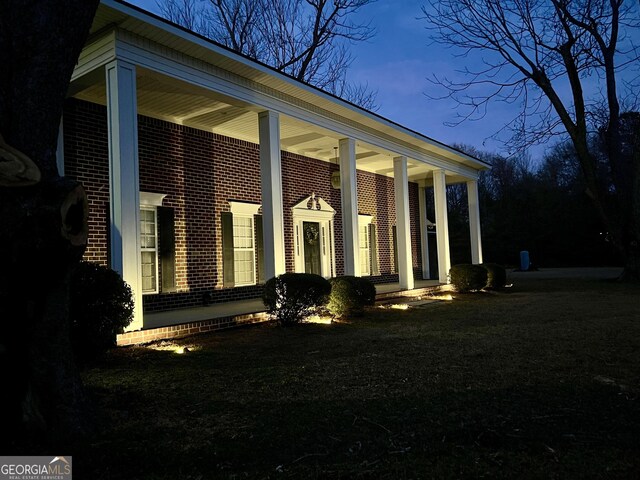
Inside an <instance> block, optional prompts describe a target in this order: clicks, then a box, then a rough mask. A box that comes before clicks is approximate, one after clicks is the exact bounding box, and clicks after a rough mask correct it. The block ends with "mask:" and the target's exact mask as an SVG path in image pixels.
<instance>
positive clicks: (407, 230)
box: [393, 156, 415, 290]
mask: <svg viewBox="0 0 640 480" xmlns="http://www.w3.org/2000/svg"><path fill="white" fill-rule="evenodd" d="M407 167H408V165H407V157H404V156H400V157H395V158H394V159H393V184H394V194H395V195H394V196H395V203H396V234H397V242H398V245H397V249H398V277H399V278H398V280H399V283H400V288H401V289H402V290H411V289H412V288H413V287H414V285H415V281H414V278H413V258H412V254H411V223H410V212H409V178H408V173H407V172H408V169H407Z"/></svg>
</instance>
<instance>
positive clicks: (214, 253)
mask: <svg viewBox="0 0 640 480" xmlns="http://www.w3.org/2000/svg"><path fill="white" fill-rule="evenodd" d="M138 130H139V131H138V141H139V159H140V190H141V191H146V192H154V193H162V194H166V195H167V196H166V197H165V200H164V202H163V205H165V206H169V207H172V208H173V209H174V213H175V232H176V287H177V289H176V291H175V292H171V293H161V294H157V295H145V296H144V308H145V311H158V310H167V309H171V308H182V307H190V306H199V305H202V303H203V295H204V294H208V295H209V301H212V302H221V301H229V300H239V299H245V298H255V297H256V296H258V295H259V292H260V287H256V286H250V287H239V288H233V289H228V288H227V289H224V288H223V287H222V285H223V279H222V274H223V272H222V246H221V245H222V233H221V232H222V228H221V223H220V222H221V220H220V218H221V217H220V214H221V213H222V212H228V211H229V210H230V206H229V201H230V200H235V201H244V202H251V203H260V202H261V194H260V161H259V147H258V145H256V144H252V143H249V142H245V141H241V140H237V139H233V138H229V137H224V136H221V135H217V134H213V133H210V132H204V131H200V130H196V129H193V128H189V127H185V126H181V125H175V124H172V123H169V122H165V121H162V120H157V119H152V118H148V117H144V116H139V117H138ZM64 133H65V169H66V173H67V175H69V176H71V177H74V178H76V179H78V180H79V181H80V182H82V183H83V185H84V186H85V188H86V190H87V196H88V198H89V205H90V212H91V213H90V220H89V246H88V248H87V252H86V254H85V258H86V259H87V260H90V261H94V262H97V263H101V264H107V262H108V248H107V236H108V229H107V225H108V216H109V215H108V203H109V187H108V178H109V175H108V146H107V119H106V109H105V107H104V106H100V105H95V104H90V103H86V102H82V101H77V100H70V101H69V102H68V103H67V105H66V107H65V115H64ZM337 169H338V166H337V165H335V164H331V163H328V162H323V161H319V160H315V159H311V158H307V157H303V156H300V155H295V154H292V153H288V152H282V176H283V181H282V189H283V202H284V222H285V230H284V235H285V245H286V247H287V253H286V267H287V271H293V270H294V258H293V245H294V243H293V242H294V240H293V223H292V216H291V207H292V206H293V205H295V204H296V203H298V202H299V201H301V200H302V199H304V198H305V197H307V196H309V195H310V194H311V193H316V195H318V196H320V197H322V198H323V199H324V200H325V201H326V202H327V203H329V204H330V205H331V206H332V207H333V208H334V209H335V210H336V216H335V223H334V226H335V239H334V240H335V247H336V248H335V256H336V269H337V273H338V274H341V273H342V272H343V258H344V253H343V248H342V215H341V205H340V190H338V189H334V188H332V187H331V173H332V172H333V171H335V170H337ZM409 192H410V210H411V232H412V239H413V240H412V243H413V244H412V248H413V251H414V254H413V256H414V269H415V270H417V271H419V270H420V258H419V255H420V250H419V244H418V241H417V238H418V235H417V225H418V222H417V204H418V199H417V193H418V187H417V185H416V184H410V189H409ZM394 201H395V200H394V188H393V179H392V178H387V177H383V176H380V175H375V174H371V173H367V172H362V171H358V207H359V213H362V214H369V215H373V216H374V222H375V223H376V225H377V227H378V244H379V245H378V254H379V260H380V273H381V275H380V277H376V278H372V280H373V281H376V282H380V281H396V280H397V275H394V274H393V273H392V271H394V266H393V265H392V263H393V247H392V238H391V227H392V225H394V223H395V207H394Z"/></svg>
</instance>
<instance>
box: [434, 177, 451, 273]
mask: <svg viewBox="0 0 640 480" xmlns="http://www.w3.org/2000/svg"><path fill="white" fill-rule="evenodd" d="M433 192H434V197H435V207H436V238H437V243H438V279H439V281H440V283H449V270H451V254H450V252H449V219H448V215H447V179H446V176H445V173H444V171H443V170H437V171H435V172H433Z"/></svg>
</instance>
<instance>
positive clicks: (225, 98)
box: [70, 0, 489, 183]
mask: <svg viewBox="0 0 640 480" xmlns="http://www.w3.org/2000/svg"><path fill="white" fill-rule="evenodd" d="M115 58H119V59H125V60H127V61H130V62H132V63H134V64H136V67H137V68H136V72H137V100H138V112H139V113H140V114H142V115H147V116H150V117H154V118H160V119H164V120H167V121H171V122H174V123H177V124H182V125H186V126H190V127H194V128H198V129H201V130H206V131H211V132H215V133H219V134H222V135H227V136H230V137H233V138H239V139H242V140H247V141H250V142H253V143H258V141H259V140H258V120H257V115H256V113H258V112H260V111H263V110H266V109H271V110H275V111H278V112H279V113H280V131H281V147H282V149H283V150H286V151H290V152H293V153H298V154H301V155H305V156H308V157H312V158H317V159H321V160H324V161H329V162H332V161H335V159H336V147H337V146H338V141H339V140H340V139H341V138H345V137H351V138H354V139H355V140H356V158H357V167H358V169H361V170H365V171H369V172H374V173H378V174H382V175H387V176H393V162H392V160H393V158H394V157H397V156H406V157H407V158H408V159H409V165H408V175H409V180H410V181H417V182H421V183H425V182H429V180H428V179H429V178H430V177H431V172H432V171H433V170H437V169H443V170H445V171H446V173H447V175H448V177H447V182H448V183H454V182H456V181H464V180H467V179H472V178H476V177H477V173H478V172H479V171H480V170H483V169H486V168H489V165H488V164H487V163H485V162H483V161H481V160H479V159H477V158H474V157H472V156H470V155H467V154H465V153H464V152H461V151H459V150H456V149H454V148H452V147H450V146H447V145H445V144H443V143H441V142H438V141H436V140H434V139H432V138H429V137H427V136H425V135H423V134H420V133H418V132H415V131H413V130H410V129H408V128H406V127H403V126H401V125H399V124H397V123H395V122H393V121H391V120H389V119H386V118H384V117H382V116H380V115H378V114H376V113H373V112H370V111H367V110H365V109H363V108H360V107H358V106H356V105H354V104H352V103H349V102H347V101H344V100H342V99H339V98H337V97H335V96H333V95H331V94H328V93H326V92H324V91H322V90H319V89H317V88H315V87H313V86H310V85H308V84H305V83H302V82H300V81H298V80H295V79H293V78H291V77H289V76H287V75H285V74H282V73H280V72H277V71H275V70H274V69H272V68H271V67H269V66H267V65H264V64H261V63H259V62H256V61H254V60H251V59H249V58H247V57H245V56H243V55H240V54H238V53H236V52H233V51H231V50H229V49H228V48H226V47H224V46H222V45H220V44H218V43H216V42H213V41H211V40H209V39H206V38H204V37H202V36H200V35H198V34H195V33H193V32H190V31H188V30H185V29H184V28H182V27H180V26H177V25H175V24H172V23H170V22H168V21H166V20H164V19H162V18H160V17H158V16H156V15H153V14H151V13H149V12H146V11H144V10H141V9H139V8H138V7H135V6H133V5H130V4H128V3H125V2H122V1H120V0H102V1H101V3H100V6H99V8H98V11H97V13H96V16H95V18H94V22H93V25H92V28H91V34H90V38H89V40H88V41H87V43H86V46H85V48H84V50H83V52H82V53H81V55H80V59H79V61H78V66H77V67H76V70H75V72H74V76H73V81H72V85H71V88H70V95H73V96H75V97H77V98H80V99H84V100H87V101H92V102H96V103H102V104H105V103H106V93H105V91H106V89H105V76H104V71H103V69H101V68H99V67H101V66H102V65H105V64H106V63H108V62H109V61H111V60H113V59H115Z"/></svg>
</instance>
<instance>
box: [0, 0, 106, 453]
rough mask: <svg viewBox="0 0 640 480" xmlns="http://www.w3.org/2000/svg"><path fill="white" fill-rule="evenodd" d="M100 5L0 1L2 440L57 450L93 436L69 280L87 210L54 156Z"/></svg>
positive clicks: (82, 0) (78, 0) (77, 0)
mask: <svg viewBox="0 0 640 480" xmlns="http://www.w3.org/2000/svg"><path fill="white" fill-rule="evenodd" d="M97 5H98V0H67V1H51V0H31V1H29V0H23V1H19V0H3V1H2V2H0V65H2V68H1V69H0V225H2V226H1V228H0V256H1V257H0V258H1V260H0V262H1V263H0V264H1V265H2V268H1V269H0V305H1V308H2V312H3V313H2V315H1V316H0V317H1V318H2V326H1V329H0V332H1V333H0V373H2V374H3V377H4V380H5V381H8V383H5V384H4V385H3V389H2V390H3V396H4V397H5V398H4V400H5V403H3V405H5V406H6V407H3V408H2V410H1V411H2V418H0V422H2V425H3V430H4V432H3V433H4V435H3V436H5V438H4V439H3V440H5V441H6V440H7V438H6V435H7V434H8V433H9V432H12V431H14V432H15V431H16V429H17V430H20V431H25V430H27V431H35V432H37V433H38V435H39V437H40V438H43V436H42V433H44V434H45V435H44V438H46V439H48V440H49V441H50V442H51V443H52V444H54V445H60V444H61V442H66V441H69V440H72V439H74V438H77V437H78V436H81V435H83V434H85V433H87V432H89V431H90V429H91V427H90V426H91V422H90V419H89V417H88V415H87V412H88V403H87V402H86V400H85V397H84V394H83V391H82V385H81V383H80V377H79V375H78V372H77V370H76V368H75V363H74V360H73V355H72V352H71V346H70V341H69V321H68V279H69V274H70V272H71V270H72V268H73V266H74V265H75V264H76V263H77V262H78V261H79V259H80V258H81V256H82V253H83V251H84V247H85V244H86V237H87V230H86V223H87V218H86V216H87V204H86V197H85V193H84V190H83V189H82V187H81V186H80V185H78V184H77V183H75V182H73V181H69V180H67V179H64V178H60V177H59V176H58V173H57V168H56V157H55V151H56V142H57V134H58V126H59V123H60V117H61V114H62V107H63V103H64V99H65V96H66V92H67V89H68V85H69V80H70V78H71V73H72V72H73V68H74V65H75V63H76V60H77V58H78V55H79V53H80V50H81V48H82V46H83V44H84V42H85V40H86V37H87V35H88V32H89V28H90V26H91V22H92V19H93V15H94V14H95V11H96V9H97ZM5 427H7V428H5ZM9 427H13V429H11V428H9Z"/></svg>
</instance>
